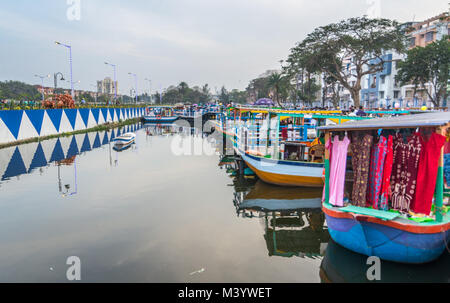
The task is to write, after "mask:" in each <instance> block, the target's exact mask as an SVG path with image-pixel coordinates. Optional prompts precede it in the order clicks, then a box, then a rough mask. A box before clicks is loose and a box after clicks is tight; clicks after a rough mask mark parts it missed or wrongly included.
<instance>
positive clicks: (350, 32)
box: [287, 16, 405, 107]
mask: <svg viewBox="0 0 450 303" xmlns="http://www.w3.org/2000/svg"><path fill="white" fill-rule="evenodd" d="M404 49H405V37H404V35H403V34H402V32H401V30H400V27H399V25H398V23H397V22H396V21H392V20H388V19H369V18H367V17H366V16H364V17H357V18H350V19H347V20H344V21H341V22H339V23H333V24H329V25H326V26H322V27H319V28H316V29H315V30H314V31H313V32H312V33H310V34H309V35H308V36H307V37H306V38H305V39H304V40H303V41H302V42H300V43H298V44H297V45H296V46H295V47H294V48H292V49H291V53H290V55H289V58H288V60H287V62H288V63H289V65H290V69H292V70H295V69H296V68H299V67H301V68H306V70H307V71H308V72H311V73H312V72H323V73H326V74H328V75H329V76H332V77H334V78H335V79H336V80H337V81H338V82H339V83H340V84H341V85H342V86H344V87H345V88H346V89H348V90H349V92H350V94H351V96H352V99H353V102H354V103H355V106H356V107H358V106H359V104H360V91H361V82H362V79H363V77H364V76H365V75H368V74H374V73H377V72H381V71H383V69H384V64H385V63H386V62H387V61H386V60H385V58H384V57H383V53H384V52H385V51H386V50H394V51H397V52H399V53H402V52H403V51H404ZM297 70H298V69H297Z"/></svg>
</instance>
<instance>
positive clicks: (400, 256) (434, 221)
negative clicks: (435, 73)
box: [321, 112, 450, 263]
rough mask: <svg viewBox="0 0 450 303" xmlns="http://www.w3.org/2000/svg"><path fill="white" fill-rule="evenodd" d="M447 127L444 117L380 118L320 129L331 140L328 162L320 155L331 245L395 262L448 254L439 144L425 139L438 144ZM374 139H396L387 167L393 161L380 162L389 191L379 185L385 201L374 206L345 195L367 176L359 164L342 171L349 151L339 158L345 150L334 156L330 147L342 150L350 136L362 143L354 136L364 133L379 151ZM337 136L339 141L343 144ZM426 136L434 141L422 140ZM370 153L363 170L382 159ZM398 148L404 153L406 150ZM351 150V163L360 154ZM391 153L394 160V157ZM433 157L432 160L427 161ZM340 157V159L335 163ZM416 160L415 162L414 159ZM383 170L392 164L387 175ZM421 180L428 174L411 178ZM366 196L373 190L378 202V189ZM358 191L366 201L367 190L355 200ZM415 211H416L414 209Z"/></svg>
mask: <svg viewBox="0 0 450 303" xmlns="http://www.w3.org/2000/svg"><path fill="white" fill-rule="evenodd" d="M449 127H450V114H449V113H448V112H439V113H426V114H420V115H408V116H402V117H391V118H381V119H373V120H367V121H358V122H357V123H356V122H348V123H344V124H341V125H335V126H325V127H321V130H322V131H325V132H326V135H325V138H326V140H327V141H328V139H330V138H331V136H334V140H333V141H330V142H334V143H332V144H333V149H332V150H331V153H332V157H331V161H330V153H329V152H328V151H327V152H326V160H325V167H326V174H325V178H326V181H325V189H324V202H323V206H322V210H323V212H324V213H325V216H326V220H327V225H328V230H329V232H330V235H331V237H332V238H333V240H334V241H335V242H336V243H338V244H340V245H342V246H343V247H345V248H347V249H349V250H352V251H354V252H357V253H360V254H363V255H367V256H378V257H379V258H381V259H383V260H389V261H395V262H401V263H427V262H430V261H433V260H435V259H437V258H438V257H439V256H440V255H441V254H442V253H443V252H444V251H445V250H446V249H447V250H448V249H449V242H450V232H449V229H450V213H449V206H448V197H446V198H444V194H443V193H444V184H443V179H444V178H443V150H444V147H442V148H441V147H439V145H438V144H437V143H434V145H432V144H433V143H430V141H431V140H433V141H432V142H438V141H440V142H441V143H442V140H443V139H444V141H445V137H444V136H445V134H446V133H447V131H448V129H449ZM418 130H420V132H418ZM380 134H383V135H384V136H386V135H391V136H393V137H394V138H398V139H394V144H393V147H391V148H390V150H391V152H392V151H394V152H393V154H394V157H393V159H392V158H391V160H390V161H386V162H385V163H389V162H390V163H391V164H390V165H389V164H386V166H385V167H386V168H387V169H384V170H383V173H384V174H385V176H384V177H383V180H382V183H383V185H384V184H386V185H387V186H386V187H384V186H383V187H382V188H386V190H387V192H388V196H384V198H387V199H384V201H383V200H378V201H379V202H378V203H371V204H367V203H365V204H363V205H361V202H360V201H358V200H359V199H358V196H355V195H354V194H352V195H351V196H350V193H352V192H353V193H355V192H354V191H353V190H352V189H353V188H354V186H359V188H362V187H361V185H362V184H363V183H364V182H365V179H364V177H360V176H358V175H359V174H362V173H363V169H364V166H359V165H358V164H356V166H355V167H352V170H349V169H348V167H347V169H346V168H345V163H346V162H347V161H346V153H347V151H346V150H345V153H342V152H343V150H340V151H339V150H336V151H335V149H334V148H342V146H344V145H343V144H344V143H345V142H346V141H347V142H348V135H350V136H351V137H352V138H354V141H353V143H354V142H360V141H358V140H357V139H356V138H358V136H366V135H369V136H372V138H374V137H376V136H378V137H379V138H380V141H379V142H378V143H377V144H378V145H377V146H380V147H381V146H382V143H381V142H382V140H381V137H382V136H381V135H380ZM422 134H424V135H422ZM402 135H404V136H409V137H408V140H409V141H408V143H405V142H404V141H403V140H404V139H402ZM410 135H411V136H410ZM339 136H341V137H344V139H342V140H341V139H340V138H339ZM414 136H420V138H422V136H423V138H425V139H421V140H423V141H419V142H421V143H420V144H419V143H417V142H418V141H413V140H416V139H417V138H419V137H417V138H416V137H414ZM428 136H429V137H430V138H432V139H428ZM442 137H444V138H442ZM367 138H370V137H367ZM395 140H397V141H395ZM427 140H429V141H427ZM422 142H425V143H422ZM353 143H352V144H353ZM425 144H426V145H425ZM433 146H434V147H433ZM374 149H375V152H374V153H375V156H372V157H371V158H370V162H369V167H370V166H372V167H376V166H377V165H376V163H381V162H382V160H380V157H377V156H376V155H377V154H376V153H377V151H378V147H376V148H374ZM404 150H409V151H410V152H408V153H406V152H405V153H404V152H403V151H404ZM335 152H336V154H335ZM351 152H352V159H353V157H355V158H354V160H355V162H353V161H352V166H353V165H354V163H356V160H357V158H356V157H359V155H360V154H361V152H360V151H358V150H357V149H355V148H353V149H351ZM355 152H356V154H355ZM420 153H425V154H424V155H422V154H420ZM388 154H389V144H388ZM397 155H400V157H396V156H397ZM431 155H436V156H435V158H433V157H432V156H431ZM402 156H403V157H402ZM386 158H387V156H386ZM338 159H341V160H344V161H343V162H339V160H338ZM359 159H361V158H359ZM417 159H420V161H416V160H417ZM433 159H434V160H433ZM402 161H403V162H402ZM405 161H410V162H405ZM417 163H418V164H417ZM404 165H406V166H404ZM389 166H390V167H392V173H390V170H389ZM378 167H380V166H379V165H378ZM381 167H383V164H381ZM414 172H415V173H414ZM378 174H379V170H378ZM369 176H370V174H369ZM419 176H420V178H423V177H422V176H427V178H426V179H423V180H422V179H421V181H417V178H419ZM385 177H387V178H386V179H385ZM370 178H372V177H370ZM370 178H369V179H367V180H368V182H369V183H371V184H372V188H375V189H376V188H377V187H373V186H374V185H373V184H375V183H373V182H375V181H374V180H377V181H376V182H377V183H379V182H380V180H379V179H378V177H375V179H370ZM342 180H343V181H342ZM385 180H386V181H387V182H386V181H385ZM388 180H390V181H388ZM434 180H436V182H434ZM340 182H344V183H340ZM421 183H424V184H421ZM425 185H426V188H425V189H424V190H420V189H419V186H425ZM352 186H353V187H352ZM433 189H434V198H433ZM389 191H390V193H389ZM425 191H427V192H428V193H429V195H430V196H429V197H428V198H423V197H424V192H425ZM368 193H369V196H370V195H371V193H375V195H374V198H375V200H377V199H379V198H380V196H379V195H378V193H377V191H376V190H375V191H373V192H372V191H370V190H368ZM418 193H420V194H419V195H418ZM359 194H360V195H361V197H364V196H365V194H366V192H363V191H362V189H361V190H357V191H356V195H359ZM383 195H384V192H383ZM417 195H418V196H417ZM419 197H421V198H419ZM386 201H388V202H389V203H386ZM380 202H381V203H380ZM444 202H445V203H444ZM383 203H384V205H383ZM380 205H381V206H380ZM417 209H421V210H420V212H419V211H417ZM423 209H425V210H423Z"/></svg>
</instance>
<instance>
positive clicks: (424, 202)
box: [411, 133, 446, 215]
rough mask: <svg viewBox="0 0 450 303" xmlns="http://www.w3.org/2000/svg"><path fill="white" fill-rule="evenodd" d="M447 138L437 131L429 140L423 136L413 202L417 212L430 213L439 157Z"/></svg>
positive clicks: (413, 207)
mask: <svg viewBox="0 0 450 303" xmlns="http://www.w3.org/2000/svg"><path fill="white" fill-rule="evenodd" d="M445 140H446V137H445V136H442V135H440V134H437V133H432V134H431V136H430V139H429V140H428V141H425V139H424V138H423V137H422V136H421V141H422V145H423V151H422V154H421V156H420V162H419V169H418V172H417V190H416V194H415V196H414V199H413V202H412V204H411V209H412V210H413V211H414V212H415V213H420V214H425V215H429V214H430V211H431V204H432V200H433V195H434V192H435V189H436V179H437V174H438V167H439V158H440V157H441V152H442V147H443V146H444V144H445Z"/></svg>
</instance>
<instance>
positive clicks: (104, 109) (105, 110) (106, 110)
mask: <svg viewBox="0 0 450 303" xmlns="http://www.w3.org/2000/svg"><path fill="white" fill-rule="evenodd" d="M101 110H102V115H103V119H104V120H105V122H106V119H107V118H108V109H107V108H102V109H101Z"/></svg>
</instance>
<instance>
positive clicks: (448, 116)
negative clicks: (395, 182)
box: [319, 112, 450, 131]
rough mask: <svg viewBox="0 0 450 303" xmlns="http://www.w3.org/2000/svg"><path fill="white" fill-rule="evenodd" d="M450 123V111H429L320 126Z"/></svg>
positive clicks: (392, 126)
mask: <svg viewBox="0 0 450 303" xmlns="http://www.w3.org/2000/svg"><path fill="white" fill-rule="evenodd" d="M448 123H450V112H437V113H427V114H420V115H407V116H399V117H386V118H379V119H370V120H360V121H350V122H346V123H342V124H340V125H328V126H322V127H319V129H320V130H329V131H347V130H369V129H380V128H382V129H399V128H415V127H439V126H444V125H447V124H448Z"/></svg>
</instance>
